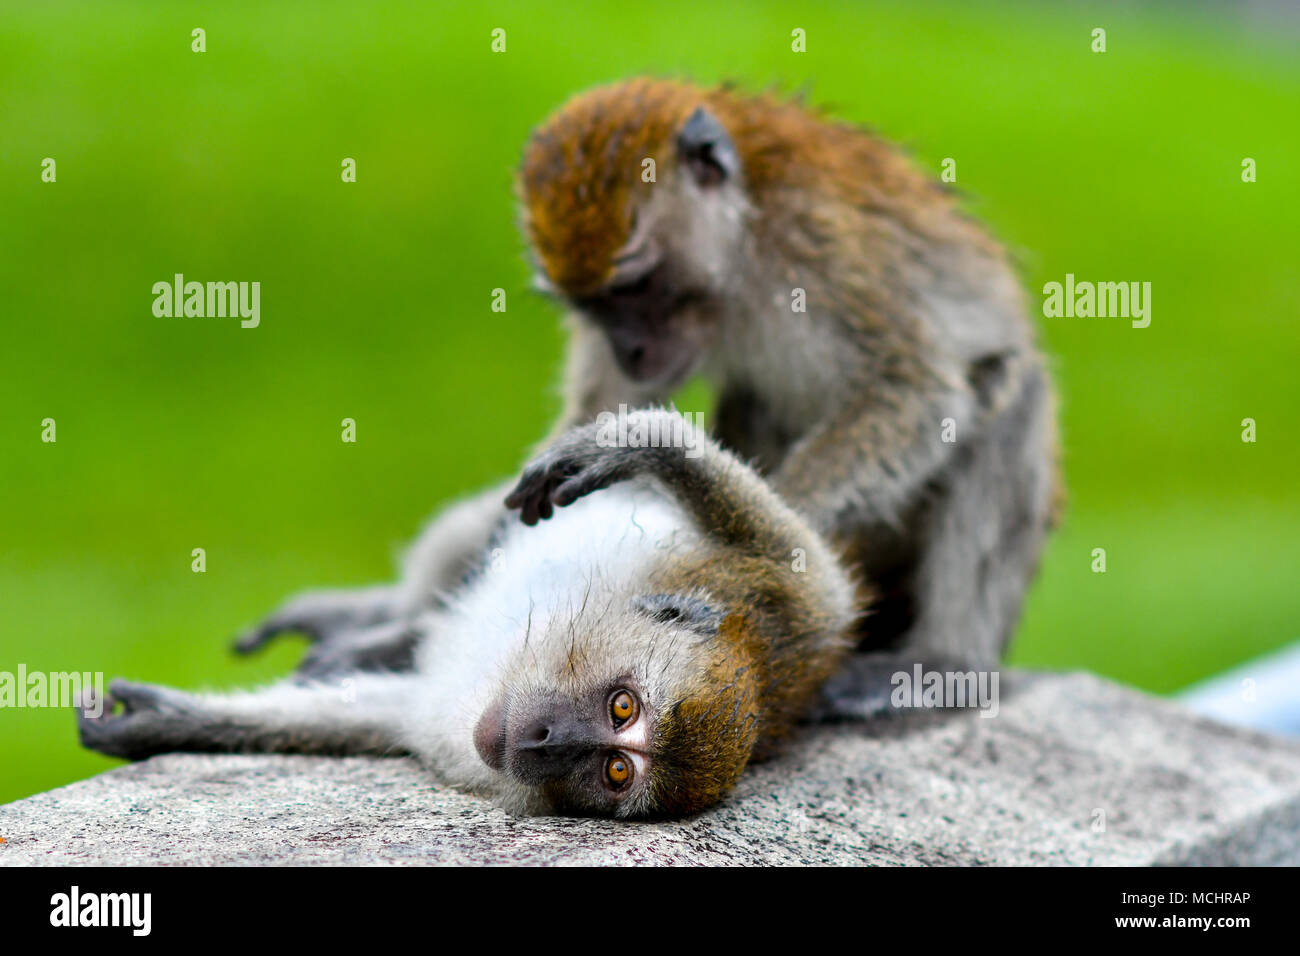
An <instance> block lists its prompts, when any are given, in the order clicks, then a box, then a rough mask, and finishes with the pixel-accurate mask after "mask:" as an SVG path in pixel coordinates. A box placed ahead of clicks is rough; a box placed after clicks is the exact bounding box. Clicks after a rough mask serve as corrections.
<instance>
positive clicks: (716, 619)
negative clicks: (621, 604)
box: [632, 594, 722, 637]
mask: <svg viewBox="0 0 1300 956" xmlns="http://www.w3.org/2000/svg"><path fill="white" fill-rule="evenodd" d="M632 605H633V607H635V608H636V609H637V610H638V611H640V612H641V613H642V614H644V615H645V616H646V617H648V618H650V620H652V621H657V622H658V623H660V624H673V625H676V626H677V627H682V628H685V629H686V630H688V631H693V632H694V633H696V634H699V635H700V636H701V637H715V636H716V635H717V633H718V628H719V627H721V626H722V612H721V611H720V610H718V609H717V608H715V607H712V606H711V605H709V604H708V603H706V602H705V601H703V600H702V599H701V598H698V597H695V596H693V595H690V594H646V595H643V596H642V597H639V598H636V599H635V600H634V601H633V602H632Z"/></svg>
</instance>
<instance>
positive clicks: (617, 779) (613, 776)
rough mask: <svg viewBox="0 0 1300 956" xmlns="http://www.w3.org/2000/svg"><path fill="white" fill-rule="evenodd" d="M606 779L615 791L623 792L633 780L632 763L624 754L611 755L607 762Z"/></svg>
mask: <svg viewBox="0 0 1300 956" xmlns="http://www.w3.org/2000/svg"><path fill="white" fill-rule="evenodd" d="M605 779H606V780H608V781H609V785H610V786H611V787H613V788H614V789H615V790H621V789H623V787H626V786H627V782H628V781H629V780H631V779H632V762H631V761H630V760H628V759H627V758H626V757H624V756H623V755H622V754H619V753H615V754H610V755H609V759H608V760H606V761H605Z"/></svg>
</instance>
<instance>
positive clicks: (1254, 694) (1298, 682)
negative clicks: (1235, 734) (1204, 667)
mask: <svg viewBox="0 0 1300 956" xmlns="http://www.w3.org/2000/svg"><path fill="white" fill-rule="evenodd" d="M1174 696H1175V697H1176V698H1177V699H1178V700H1180V701H1182V703H1184V704H1186V705H1187V706H1188V707H1190V708H1191V709H1192V710H1194V711H1196V712H1197V713H1198V714H1203V715H1204V716H1206V717H1213V718H1214V719H1215V720H1220V721H1223V722H1224V723H1225V724H1236V725H1237V726H1238V727H1250V728H1251V729H1253V730H1265V731H1269V732H1271V733H1275V734H1288V735H1291V736H1297V737H1300V644H1293V645H1291V646H1290V647H1287V648H1284V649H1282V650H1280V651H1278V652H1276V653H1274V654H1270V655H1268V656H1267V657H1260V658H1256V659H1255V660H1253V661H1247V662H1246V663H1245V664H1242V665H1241V666H1240V667H1235V668H1233V669H1232V670H1230V671H1227V672H1226V673H1223V674H1219V675H1218V676H1217V677H1211V678H1209V679H1208V680H1204V681H1201V682H1200V683H1199V684H1193V685H1192V686H1191V687H1188V688H1186V689H1184V690H1182V691H1180V692H1179V693H1177V694H1176V695H1174Z"/></svg>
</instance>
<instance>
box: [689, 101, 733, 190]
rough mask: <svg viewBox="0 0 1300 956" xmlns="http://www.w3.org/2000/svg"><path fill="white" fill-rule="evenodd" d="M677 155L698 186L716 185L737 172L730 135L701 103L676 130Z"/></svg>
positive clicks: (731, 177)
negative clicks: (677, 130) (678, 129)
mask: <svg viewBox="0 0 1300 956" xmlns="http://www.w3.org/2000/svg"><path fill="white" fill-rule="evenodd" d="M677 155H678V157H679V158H680V159H681V162H682V164H683V165H684V166H685V167H686V168H687V169H689V170H690V171H691V175H692V176H694V177H695V181H696V182H697V183H699V184H700V185H701V186H705V187H709V186H717V185H719V184H720V183H722V182H723V181H724V180H727V179H733V178H735V176H736V174H737V173H739V172H740V156H739V155H738V154H737V153H736V144H735V143H733V142H732V141H731V135H730V134H729V133H728V132H727V131H726V129H724V128H723V126H722V124H721V123H719V122H718V120H717V118H716V117H715V116H714V115H713V114H712V113H710V112H709V111H708V110H706V109H705V108H704V107H703V106H700V107H697V108H696V110H695V112H694V113H692V114H691V118H690V119H688V120H687V121H686V125H685V126H683V127H682V128H681V131H680V132H679V133H678V134H677Z"/></svg>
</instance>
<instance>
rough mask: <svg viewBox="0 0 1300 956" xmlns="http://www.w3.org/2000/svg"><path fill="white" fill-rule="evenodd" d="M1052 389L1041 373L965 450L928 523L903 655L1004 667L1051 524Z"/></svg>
mask: <svg viewBox="0 0 1300 956" xmlns="http://www.w3.org/2000/svg"><path fill="white" fill-rule="evenodd" d="M1046 389H1047V383H1046V379H1045V378H1044V377H1043V374H1042V373H1041V372H1040V371H1036V370H1035V371H1034V372H1032V373H1031V374H1030V375H1029V376H1028V377H1027V378H1026V379H1025V382H1024V385H1023V387H1022V389H1021V390H1020V393H1019V395H1018V396H1017V397H1016V398H1015V399H1014V400H1013V401H1012V402H1011V403H1010V404H1009V405H1008V406H1007V407H1006V408H1005V409H1004V410H1003V411H1002V413H1001V414H1000V415H999V416H998V417H997V418H996V419H995V420H994V421H992V422H991V423H990V424H989V426H988V428H987V429H986V430H985V431H984V432H983V434H982V435H981V436H980V438H979V439H978V440H977V441H975V442H974V443H972V444H971V445H969V446H966V447H960V446H959V448H958V451H957V453H956V455H955V457H954V459H953V461H952V462H951V464H950V466H949V468H948V469H947V470H946V472H945V474H944V475H943V477H942V479H941V481H942V485H943V487H944V489H945V492H944V495H943V496H942V498H941V499H940V500H939V502H938V503H937V507H936V508H935V510H934V512H933V514H932V516H931V522H930V526H929V527H928V528H927V529H926V533H925V541H926V544H925V548H924V550H923V552H922V554H921V558H920V562H919V565H918V567H917V572H916V576H915V583H914V599H915V607H916V619H915V621H914V623H913V624H912V626H911V627H910V628H909V629H908V630H907V631H906V632H905V633H904V635H903V637H902V641H901V643H900V644H899V646H898V650H899V651H900V652H902V653H905V654H908V655H912V656H915V657H917V658H920V659H948V660H957V661H960V662H965V663H967V664H968V665H969V666H972V667H975V668H979V669H985V670H987V669H990V668H993V667H996V666H997V662H998V660H999V659H1000V657H1001V655H1002V651H1003V650H1004V648H1005V646H1006V644H1007V641H1008V640H1009V638H1010V636H1011V631H1012V629H1013V628H1014V627H1015V625H1016V621H1017V619H1018V617H1019V614H1020V608H1021V604H1022V602H1023V600H1024V593H1025V590H1026V589H1027V587H1028V585H1029V582H1030V580H1031V579H1032V578H1033V575H1034V571H1035V570H1036V568H1037V564H1038V558H1039V554H1040V552H1041V550H1042V545H1043V541H1044V539H1045V537H1046V534H1047V528H1048V523H1049V517H1050V509H1051V496H1052V483H1053V467H1054V466H1053V463H1052V458H1051V455H1050V453H1049V452H1048V449H1049V447H1050V442H1051V436H1050V428H1051V404H1050V400H1049V398H1048V396H1047V394H1046Z"/></svg>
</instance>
